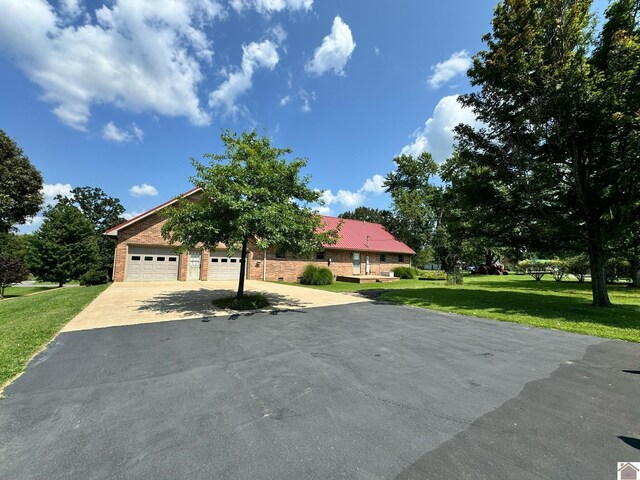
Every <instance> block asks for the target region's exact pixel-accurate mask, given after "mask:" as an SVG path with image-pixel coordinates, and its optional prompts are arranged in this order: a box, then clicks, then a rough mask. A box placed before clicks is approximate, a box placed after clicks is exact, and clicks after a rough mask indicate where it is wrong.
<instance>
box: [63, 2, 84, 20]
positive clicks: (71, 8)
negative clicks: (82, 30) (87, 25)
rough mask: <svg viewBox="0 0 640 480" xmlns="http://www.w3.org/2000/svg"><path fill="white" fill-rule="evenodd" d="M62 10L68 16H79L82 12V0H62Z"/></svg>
mask: <svg viewBox="0 0 640 480" xmlns="http://www.w3.org/2000/svg"><path fill="white" fill-rule="evenodd" d="M60 12H61V13H62V14H63V15H66V16H68V17H71V18H73V17H77V16H78V15H80V14H81V13H82V7H81V6H80V0H60Z"/></svg>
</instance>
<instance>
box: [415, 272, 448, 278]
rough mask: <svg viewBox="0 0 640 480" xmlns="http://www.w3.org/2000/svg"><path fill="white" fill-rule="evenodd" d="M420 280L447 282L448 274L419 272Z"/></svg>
mask: <svg viewBox="0 0 640 480" xmlns="http://www.w3.org/2000/svg"><path fill="white" fill-rule="evenodd" d="M417 272H418V278H425V279H428V280H445V279H446V278H447V273H446V272H445V271H444V270H418V271H417Z"/></svg>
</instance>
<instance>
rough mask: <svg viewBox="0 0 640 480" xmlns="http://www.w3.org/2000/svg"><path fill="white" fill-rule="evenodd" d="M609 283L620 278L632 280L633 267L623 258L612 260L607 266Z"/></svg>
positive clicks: (606, 271) (606, 272) (606, 273)
mask: <svg viewBox="0 0 640 480" xmlns="http://www.w3.org/2000/svg"><path fill="white" fill-rule="evenodd" d="M605 275H606V277H607V283H613V282H615V281H617V280H619V279H620V278H632V273H631V266H630V265H629V262H628V261H627V260H625V259H623V258H611V259H609V261H607V265H606V266H605Z"/></svg>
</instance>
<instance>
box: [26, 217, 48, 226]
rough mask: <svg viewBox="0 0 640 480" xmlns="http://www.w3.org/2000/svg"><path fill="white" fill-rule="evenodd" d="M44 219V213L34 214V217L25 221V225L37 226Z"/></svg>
mask: <svg viewBox="0 0 640 480" xmlns="http://www.w3.org/2000/svg"><path fill="white" fill-rule="evenodd" d="M43 221H44V217H43V216H42V215H34V216H33V217H31V218H28V219H27V220H26V221H25V222H24V225H25V226H27V227H32V228H35V227H37V226H39V225H40V224H41V223H42V222H43Z"/></svg>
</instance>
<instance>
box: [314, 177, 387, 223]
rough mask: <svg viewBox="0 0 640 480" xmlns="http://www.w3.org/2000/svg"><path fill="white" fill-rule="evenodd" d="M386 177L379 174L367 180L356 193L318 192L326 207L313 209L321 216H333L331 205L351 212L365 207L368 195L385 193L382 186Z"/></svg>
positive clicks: (348, 191) (343, 191) (341, 191)
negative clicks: (362, 206)
mask: <svg viewBox="0 0 640 480" xmlns="http://www.w3.org/2000/svg"><path fill="white" fill-rule="evenodd" d="M383 183H384V177H383V176H382V175H379V174H375V175H373V176H372V177H371V178H367V179H366V180H365V181H364V183H363V184H362V187H360V188H359V189H358V190H357V191H356V192H352V191H350V190H342V189H341V190H338V191H337V192H336V193H333V192H332V191H331V190H322V191H321V190H317V191H318V192H321V194H322V195H321V200H322V202H323V204H324V205H322V206H316V207H313V208H314V210H316V211H318V213H320V214H321V215H331V211H332V209H331V207H330V205H335V206H341V210H351V209H354V208H356V207H359V206H361V205H364V204H365V202H366V200H367V194H373V195H376V196H377V195H380V194H382V193H384V191H385V188H384V187H383V186H382V184H383Z"/></svg>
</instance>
